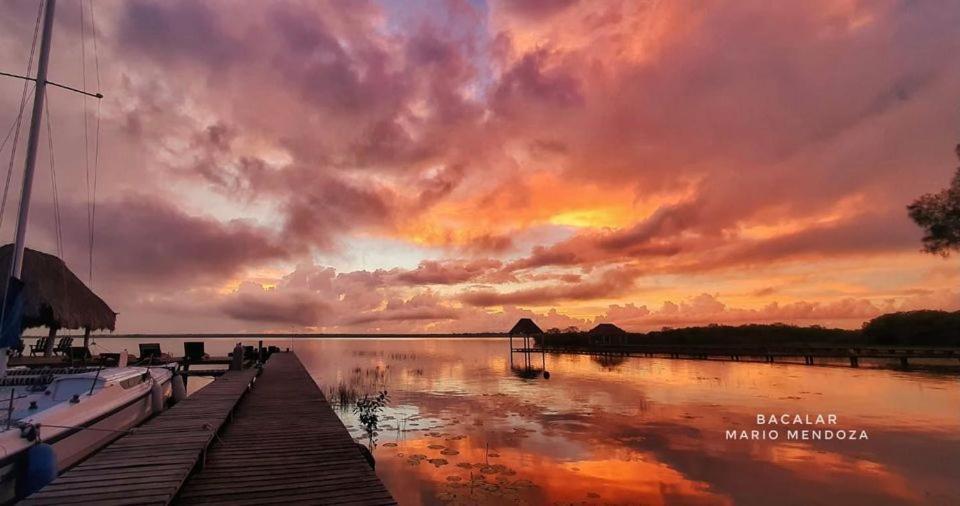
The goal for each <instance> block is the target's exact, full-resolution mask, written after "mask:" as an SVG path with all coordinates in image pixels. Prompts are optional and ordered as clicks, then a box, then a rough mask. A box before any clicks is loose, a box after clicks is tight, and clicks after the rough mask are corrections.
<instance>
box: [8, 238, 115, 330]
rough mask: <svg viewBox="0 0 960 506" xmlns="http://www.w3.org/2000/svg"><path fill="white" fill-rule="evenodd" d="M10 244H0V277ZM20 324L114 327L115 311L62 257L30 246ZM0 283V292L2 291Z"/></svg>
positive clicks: (63, 326)
mask: <svg viewBox="0 0 960 506" xmlns="http://www.w3.org/2000/svg"><path fill="white" fill-rule="evenodd" d="M12 256H13V245H12V244H7V245H5V246H3V247H0V281H2V280H3V279H5V277H4V276H8V275H9V274H8V273H9V272H10V259H11V257H12ZM21 277H22V278H23V282H24V287H23V295H24V304H23V327H24V328H31V327H56V328H62V329H80V328H89V329H90V330H103V329H107V330H113V329H114V328H115V326H116V323H117V313H115V312H114V311H113V310H112V309H110V306H108V305H107V303H106V302H104V301H103V299H101V298H100V297H98V296H97V294H95V293H93V292H92V291H91V290H90V289H89V288H87V285H85V284H83V281H80V278H78V277H77V276H76V274H74V273H73V272H72V271H70V269H69V268H67V265H66V264H65V263H63V260H60V259H59V258H57V257H55V256H53V255H48V254H46V253H41V252H39V251H36V250H32V249H25V250H24V253H23V274H22V276H21ZM2 284H3V283H2V282H0V285H2ZM2 291H3V289H2V287H0V295H2Z"/></svg>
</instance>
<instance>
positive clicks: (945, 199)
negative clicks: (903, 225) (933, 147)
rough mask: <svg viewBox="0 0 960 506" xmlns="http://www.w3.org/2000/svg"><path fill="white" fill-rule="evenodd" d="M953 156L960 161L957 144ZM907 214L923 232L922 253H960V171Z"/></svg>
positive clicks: (959, 149)
mask: <svg viewBox="0 0 960 506" xmlns="http://www.w3.org/2000/svg"><path fill="white" fill-rule="evenodd" d="M956 152H957V157H958V158H960V144H957V148H956ZM907 212H908V213H909V214H910V218H911V219H913V221H915V222H916V223H917V225H919V226H920V228H922V229H923V232H924V234H923V251H924V252H926V253H934V254H938V255H943V256H949V255H950V253H951V252H958V251H960V167H958V168H957V173H956V174H954V176H953V181H951V182H950V186H949V187H948V188H946V189H944V190H941V191H940V192H939V193H928V194H926V195H923V196H921V197H920V198H918V199H917V200H915V201H914V202H913V203H912V204H910V205H909V206H907Z"/></svg>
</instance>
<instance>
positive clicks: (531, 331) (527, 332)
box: [510, 318, 543, 336]
mask: <svg viewBox="0 0 960 506" xmlns="http://www.w3.org/2000/svg"><path fill="white" fill-rule="evenodd" d="M537 334H543V331H542V330H540V327H538V326H537V324H536V323H533V320H531V319H530V318H520V321H518V322H517V324H516V325H514V326H513V328H512V329H510V335H512V336H532V335H537Z"/></svg>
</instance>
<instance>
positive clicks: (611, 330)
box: [587, 323, 629, 345]
mask: <svg viewBox="0 0 960 506" xmlns="http://www.w3.org/2000/svg"><path fill="white" fill-rule="evenodd" d="M628 335H629V334H627V331H626V330H623V329H621V328H620V327H618V326H616V325H614V324H612V323H601V324H600V325H597V326H596V327H594V328H592V329H590V330H589V331H587V342H589V343H590V344H595V345H624V344H627V336H628Z"/></svg>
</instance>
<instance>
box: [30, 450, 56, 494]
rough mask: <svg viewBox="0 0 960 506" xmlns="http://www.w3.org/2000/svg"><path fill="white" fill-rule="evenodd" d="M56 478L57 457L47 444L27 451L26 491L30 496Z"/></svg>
mask: <svg viewBox="0 0 960 506" xmlns="http://www.w3.org/2000/svg"><path fill="white" fill-rule="evenodd" d="M56 477H57V455H56V454H55V453H53V446H50V445H48V444H47V443H39V444H35V445H33V446H31V447H30V449H29V450H27V479H26V489H27V494H26V495H30V494H32V493H34V492H36V491H38V490H40V489H41V488H43V487H45V486H47V484H48V483H50V482H51V481H53V480H54V479H56Z"/></svg>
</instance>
